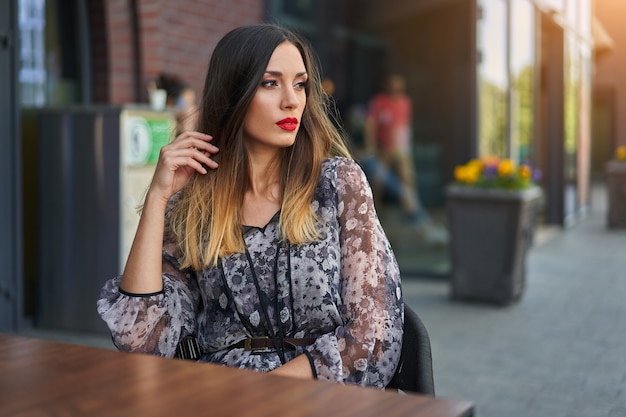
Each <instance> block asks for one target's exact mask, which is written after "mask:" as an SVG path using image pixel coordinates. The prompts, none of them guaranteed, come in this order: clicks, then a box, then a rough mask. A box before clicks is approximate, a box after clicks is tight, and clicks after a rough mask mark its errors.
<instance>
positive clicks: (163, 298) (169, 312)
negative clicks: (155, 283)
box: [97, 232, 199, 357]
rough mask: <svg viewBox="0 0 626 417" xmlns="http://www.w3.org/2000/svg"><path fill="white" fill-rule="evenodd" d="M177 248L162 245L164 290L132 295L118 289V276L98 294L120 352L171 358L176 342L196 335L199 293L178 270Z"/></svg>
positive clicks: (167, 241)
mask: <svg viewBox="0 0 626 417" xmlns="http://www.w3.org/2000/svg"><path fill="white" fill-rule="evenodd" d="M177 254H178V249H177V247H176V246H175V245H174V244H173V243H172V242H171V240H170V239H168V234H167V232H166V238H165V239H164V245H163V290H162V291H159V292H157V293H153V294H131V293H127V292H124V291H123V290H120V281H121V276H117V277H114V278H112V279H110V280H109V281H107V282H106V283H105V285H104V287H103V288H102V290H101V292H100V297H99V300H98V303H97V308H98V313H99V314H100V316H101V317H102V319H103V320H104V321H105V322H106V324H107V326H108V327H109V330H110V331H111V336H112V338H113V343H114V344H115V346H116V347H117V348H118V349H119V350H123V351H127V352H140V353H149V354H154V355H159V356H165V357H173V356H174V353H175V351H176V346H177V344H178V342H179V340H180V339H181V338H183V337H185V336H188V335H190V334H192V333H194V332H195V328H196V319H195V311H196V308H197V306H198V301H199V292H198V288H197V280H196V279H195V276H194V275H193V273H192V272H188V271H181V270H180V269H179V268H178V265H179V264H178V260H177V257H176V255H177Z"/></svg>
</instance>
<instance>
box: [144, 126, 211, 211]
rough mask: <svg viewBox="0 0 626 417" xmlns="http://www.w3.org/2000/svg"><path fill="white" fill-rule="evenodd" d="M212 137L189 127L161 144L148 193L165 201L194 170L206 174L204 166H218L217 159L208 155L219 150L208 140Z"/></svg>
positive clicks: (187, 179) (182, 184)
mask: <svg viewBox="0 0 626 417" xmlns="http://www.w3.org/2000/svg"><path fill="white" fill-rule="evenodd" d="M212 139H213V137H212V136H209V135H206V134H204V133H200V132H195V131H188V132H183V133H181V134H180V135H179V136H178V137H176V139H174V140H173V141H172V142H171V143H169V144H168V145H165V146H164V147H163V148H161V153H160V154H159V161H158V162H157V166H156V169H155V172H154V177H153V178H152V183H151V184H150V190H149V193H153V194H156V196H158V197H160V198H162V199H163V201H164V202H167V200H168V199H169V198H170V197H171V196H172V194H174V193H176V192H177V191H179V190H180V189H181V188H183V186H184V185H185V184H186V183H187V181H189V178H191V175H192V174H193V173H194V172H198V173H200V174H206V173H207V168H209V169H215V168H217V162H215V161H214V160H212V159H211V156H212V155H214V154H216V153H217V152H218V148H217V147H216V146H215V145H212V144H211V143H210V142H211V140H212Z"/></svg>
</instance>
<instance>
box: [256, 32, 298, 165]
mask: <svg viewBox="0 0 626 417" xmlns="http://www.w3.org/2000/svg"><path fill="white" fill-rule="evenodd" d="M307 80H308V75H307V73H306V68H305V66H304V61H303V60H302V56H301V55H300V51H298V48H296V47H295V46H294V45H293V44H292V43H289V42H286V41H285V42H283V43H281V44H280V45H278V46H277V47H276V49H275V50H274V53H272V56H271V58H270V61H269V63H268V64H267V69H266V70H265V74H263V79H262V80H261V84H260V85H259V87H258V88H257V91H256V94H255V96H254V98H253V99H252V103H251V104H250V107H249V108H248V113H247V114H246V118H245V121H244V137H245V140H246V145H247V147H248V149H249V150H250V151H251V152H261V151H263V150H272V151H275V150H276V149H277V148H283V147H288V146H291V145H293V143H294V142H295V140H296V134H297V133H298V129H299V128H300V122H301V120H302V112H303V111H304V107H305V105H306V91H305V87H306V83H307Z"/></svg>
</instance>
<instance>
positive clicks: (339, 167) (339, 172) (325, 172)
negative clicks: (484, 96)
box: [320, 156, 367, 190]
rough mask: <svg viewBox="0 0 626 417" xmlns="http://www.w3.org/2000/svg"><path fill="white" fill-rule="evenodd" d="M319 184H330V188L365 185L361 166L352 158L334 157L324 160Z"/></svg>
mask: <svg viewBox="0 0 626 417" xmlns="http://www.w3.org/2000/svg"><path fill="white" fill-rule="evenodd" d="M320 182H321V183H322V184H323V183H328V182H330V184H329V185H330V188H333V189H336V190H339V189H344V188H345V187H362V186H364V185H365V184H366V183H367V178H366V176H365V173H364V172H363V170H362V169H361V166H360V165H359V164H358V163H357V162H356V161H355V160H354V159H352V158H346V157H343V156H336V157H332V158H328V159H326V160H324V163H323V165H322V175H321V178H320Z"/></svg>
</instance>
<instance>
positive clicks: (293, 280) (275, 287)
mask: <svg viewBox="0 0 626 417" xmlns="http://www.w3.org/2000/svg"><path fill="white" fill-rule="evenodd" d="M312 204H313V208H314V210H315V212H316V213H317V215H318V216H319V218H320V219H321V220H320V223H321V224H320V225H319V231H320V232H321V233H320V235H321V238H320V239H319V240H318V241H315V242H312V243H307V244H300V245H293V244H288V243H286V242H284V241H283V242H281V241H280V239H279V224H278V214H277V215H275V216H274V218H272V220H271V221H270V222H269V223H268V224H267V225H266V226H265V227H263V228H258V227H244V228H243V236H244V241H245V244H246V248H247V251H246V252H244V253H236V254H232V255H229V256H226V257H224V258H223V259H221V260H220V262H219V265H218V266H216V267H209V268H206V269H204V270H202V271H190V270H181V269H179V268H178V265H179V264H178V261H177V259H178V258H179V257H180V255H181V254H180V250H179V248H178V247H177V245H176V244H175V242H174V241H173V240H172V239H171V237H170V236H169V235H168V233H167V231H166V233H165V239H164V246H163V290H162V291H160V292H158V293H154V294H130V293H126V292H124V291H122V290H120V288H119V284H120V280H121V277H119V276H118V277H115V278H113V279H111V280H109V281H107V282H106V284H105V285H104V287H103V289H102V291H101V294H100V299H99V300H98V312H99V313H100V315H101V316H102V318H103V320H104V321H105V322H106V323H107V325H108V326H109V329H110V330H111V333H112V337H113V340H114V342H115V345H116V346H117V347H118V348H119V349H120V350H124V351H132V352H144V353H151V354H156V355H161V356H166V357H172V356H173V355H174V352H175V350H176V346H177V344H178V341H179V340H180V339H181V338H182V337H186V336H188V335H191V334H196V335H197V338H198V342H199V344H200V347H201V349H202V352H203V356H202V357H201V358H200V360H201V361H204V362H213V363H219V364H224V365H229V366H233V367H238V368H249V369H255V370H258V371H270V370H272V369H275V368H277V367H279V366H280V365H281V364H282V362H281V360H282V361H288V360H290V359H293V358H294V357H295V356H297V355H299V354H305V355H307V356H308V358H309V361H310V363H311V367H312V370H313V374H314V375H315V376H316V377H317V378H318V379H324V380H329V381H336V382H343V383H351V384H360V385H368V386H375V387H381V388H382V387H385V386H386V385H387V384H388V383H389V381H390V380H391V378H392V376H393V374H394V372H395V369H396V366H397V363H398V360H399V358H400V349H401V345H402V325H403V316H404V310H403V301H402V294H401V288H400V273H399V269H398V264H397V262H396V259H395V256H394V254H393V252H392V249H391V246H390V244H389V241H388V240H387V238H386V236H385V233H384V231H383V229H382V227H381V225H380V223H379V221H378V218H377V216H376V212H375V210H374V203H373V199H372V192H371V189H370V187H369V185H368V183H367V180H366V179H365V175H364V174H363V172H362V171H361V169H360V167H359V166H358V165H357V164H356V163H355V162H354V161H352V160H350V159H346V158H339V157H337V158H332V159H327V160H326V161H324V164H323V168H322V175H321V178H320V181H319V183H318V186H317V190H316V193H315V199H314V201H313V203H312ZM250 265H254V271H252V269H251V266H250ZM277 334H281V335H283V336H284V337H293V338H314V339H315V342H314V343H313V344H311V345H308V346H298V347H297V348H296V350H295V351H294V350H286V351H285V352H279V351H277V350H275V349H267V350H260V351H258V350H244V349H243V348H233V347H232V345H234V344H236V343H238V342H240V341H242V340H244V339H246V338H248V337H261V336H272V335H277Z"/></svg>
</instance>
